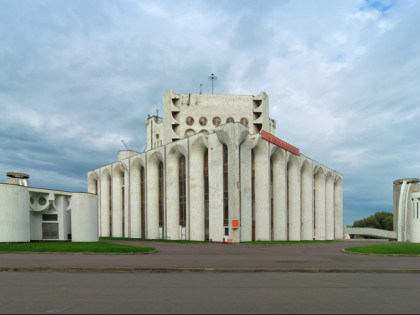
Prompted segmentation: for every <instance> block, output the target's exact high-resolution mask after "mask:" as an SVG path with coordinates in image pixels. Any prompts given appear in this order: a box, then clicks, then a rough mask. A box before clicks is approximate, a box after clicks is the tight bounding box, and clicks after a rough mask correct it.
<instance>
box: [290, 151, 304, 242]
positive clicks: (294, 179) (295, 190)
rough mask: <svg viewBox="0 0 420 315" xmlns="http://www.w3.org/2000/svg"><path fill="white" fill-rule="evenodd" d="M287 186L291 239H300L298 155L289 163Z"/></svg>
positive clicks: (292, 157)
mask: <svg viewBox="0 0 420 315" xmlns="http://www.w3.org/2000/svg"><path fill="white" fill-rule="evenodd" d="M287 186H288V208H289V240H291V241H299V240H300V229H301V226H300V224H301V223H300V218H301V214H300V204H301V203H300V167H299V160H298V158H297V157H296V156H291V158H290V160H289V162H288V163H287Z"/></svg>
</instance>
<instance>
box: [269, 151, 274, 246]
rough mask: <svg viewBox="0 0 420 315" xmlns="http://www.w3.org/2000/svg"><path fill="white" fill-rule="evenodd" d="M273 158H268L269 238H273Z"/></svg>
mask: <svg viewBox="0 0 420 315" xmlns="http://www.w3.org/2000/svg"><path fill="white" fill-rule="evenodd" d="M273 194H274V193H273V159H270V229H271V230H270V231H271V240H272V241H273V240H274V199H273Z"/></svg>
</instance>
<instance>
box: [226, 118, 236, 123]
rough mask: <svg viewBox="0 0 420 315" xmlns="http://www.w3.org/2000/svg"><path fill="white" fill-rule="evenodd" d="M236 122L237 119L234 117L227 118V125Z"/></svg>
mask: <svg viewBox="0 0 420 315" xmlns="http://www.w3.org/2000/svg"><path fill="white" fill-rule="evenodd" d="M230 122H235V119H233V117H228V118H226V123H230Z"/></svg>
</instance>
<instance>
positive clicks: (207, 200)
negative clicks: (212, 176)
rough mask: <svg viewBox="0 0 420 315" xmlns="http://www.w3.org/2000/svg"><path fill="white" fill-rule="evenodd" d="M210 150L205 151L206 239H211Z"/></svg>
mask: <svg viewBox="0 0 420 315" xmlns="http://www.w3.org/2000/svg"><path fill="white" fill-rule="evenodd" d="M209 233H210V232H209V151H208V150H206V152H205V153H204V239H205V240H206V241H208V240H209V239H210V234H209Z"/></svg>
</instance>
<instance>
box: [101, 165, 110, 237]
mask: <svg viewBox="0 0 420 315" xmlns="http://www.w3.org/2000/svg"><path fill="white" fill-rule="evenodd" d="M110 181H111V178H110V176H109V173H108V171H107V170H104V171H103V172H102V175H101V207H100V210H99V211H100V213H101V214H100V216H101V231H100V236H103V237H109V236H111V235H110V230H109V227H110V224H111V222H109V215H110V213H109V211H110V208H111V204H110V197H111V196H110V191H109V186H110Z"/></svg>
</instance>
